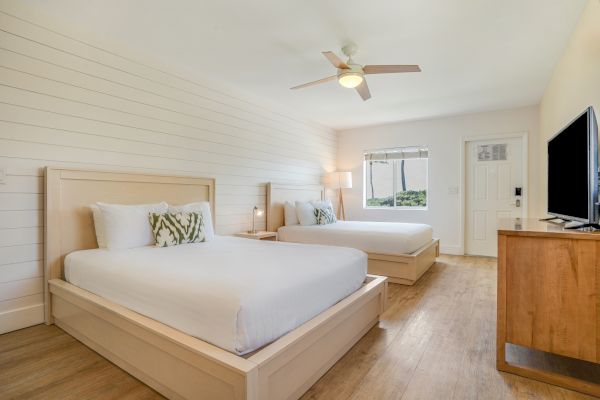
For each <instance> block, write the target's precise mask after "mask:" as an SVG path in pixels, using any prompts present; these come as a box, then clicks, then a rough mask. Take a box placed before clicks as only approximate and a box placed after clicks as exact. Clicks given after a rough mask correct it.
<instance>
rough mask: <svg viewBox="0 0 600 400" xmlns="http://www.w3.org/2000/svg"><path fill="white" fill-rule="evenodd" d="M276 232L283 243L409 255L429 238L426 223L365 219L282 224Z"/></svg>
mask: <svg viewBox="0 0 600 400" xmlns="http://www.w3.org/2000/svg"><path fill="white" fill-rule="evenodd" d="M277 234H278V238H279V240H281V241H284V242H296V243H312V244H324V245H330V246H345V247H353V248H355V249H360V250H362V251H366V252H367V253H380V254H392V255H398V254H410V253H412V252H414V251H416V250H418V249H420V248H421V247H423V246H425V245H426V244H428V243H430V242H431V240H432V239H433V229H432V228H431V226H429V225H425V224H409V223H400V222H369V221H338V222H336V223H334V224H329V225H307V226H302V225H291V226H282V227H281V228H279V230H278V231H277Z"/></svg>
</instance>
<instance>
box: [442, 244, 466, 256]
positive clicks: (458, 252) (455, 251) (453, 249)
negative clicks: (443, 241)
mask: <svg viewBox="0 0 600 400" xmlns="http://www.w3.org/2000/svg"><path fill="white" fill-rule="evenodd" d="M440 253H442V254H452V255H454V256H462V255H464V254H465V252H464V251H463V248H462V247H461V246H440Z"/></svg>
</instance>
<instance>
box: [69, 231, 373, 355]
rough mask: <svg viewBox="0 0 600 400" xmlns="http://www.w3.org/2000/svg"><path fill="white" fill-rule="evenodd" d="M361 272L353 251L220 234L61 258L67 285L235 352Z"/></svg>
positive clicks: (291, 322)
mask: <svg viewBox="0 0 600 400" xmlns="http://www.w3.org/2000/svg"><path fill="white" fill-rule="evenodd" d="M366 270H367V256H366V254H365V253H363V252H361V251H358V250H354V249H347V248H339V247H328V246H310V245H302V244H293V243H281V242H267V241H258V240H249V239H242V238H233V237H224V236H216V237H215V239H214V240H212V241H210V242H206V243H197V244H186V245H181V246H174V247H165V248H158V247H154V246H146V247H140V248H135V249H127V250H118V251H109V250H106V249H93V250H82V251H76V252H73V253H71V254H69V255H68V256H67V257H66V259H65V276H66V279H67V281H68V282H70V283H72V284H74V285H76V286H78V287H80V288H82V289H85V290H88V291H90V292H92V293H95V294H97V295H99V296H102V297H104V298H106V299H108V300H111V301H113V302H115V303H117V304H120V305H122V306H125V307H127V308H129V309H131V310H133V311H136V312H138V313H140V314H143V315H145V316H148V317H150V318H153V319H155V320H157V321H160V322H162V323H164V324H166V325H169V326H171V327H173V328H176V329H178V330H181V331H183V332H185V333H187V334H189V335H192V336H195V337H197V338H200V339H202V340H204V341H207V342H210V343H212V344H214V345H216V346H219V347H221V348H223V349H225V350H228V351H230V352H233V353H236V354H239V355H242V354H245V353H249V352H252V351H254V350H256V349H258V348H260V347H262V346H264V345H266V344H268V343H270V342H272V341H274V340H275V339H277V338H278V337H280V336H282V335H284V334H285V333H287V332H289V331H291V330H293V329H294V328H296V327H298V326H299V325H301V324H303V323H304V322H306V321H308V320H310V319H311V318H313V317H315V316H316V315H318V314H319V313H321V312H322V311H324V310H326V309H327V308H329V307H330V306H332V305H333V304H335V303H337V302H338V301H340V300H342V299H343V298H344V297H346V296H348V295H350V294H351V293H353V292H354V291H356V290H357V289H359V288H360V286H361V285H362V283H363V281H364V279H365V276H366Z"/></svg>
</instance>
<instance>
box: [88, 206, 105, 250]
mask: <svg viewBox="0 0 600 400" xmlns="http://www.w3.org/2000/svg"><path fill="white" fill-rule="evenodd" d="M90 209H91V210H92V217H93V218H94V229H95V230H96V242H97V243H98V247H99V248H101V249H104V248H106V240H105V239H104V221H103V220H102V211H100V207H98V206H97V205H96V204H92V205H91V206H90Z"/></svg>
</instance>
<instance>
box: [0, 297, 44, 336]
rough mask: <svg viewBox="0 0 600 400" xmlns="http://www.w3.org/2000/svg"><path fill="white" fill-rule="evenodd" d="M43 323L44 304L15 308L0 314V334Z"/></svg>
mask: <svg viewBox="0 0 600 400" xmlns="http://www.w3.org/2000/svg"><path fill="white" fill-rule="evenodd" d="M42 322H44V304H43V303H40V304H34V305H32V306H28V307H23V308H17V309H16V310H10V311H5V312H3V313H0V334H2V333H6V332H10V331H16V330H17V329H23V328H27V327H28V326H32V325H37V324H41V323H42Z"/></svg>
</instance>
